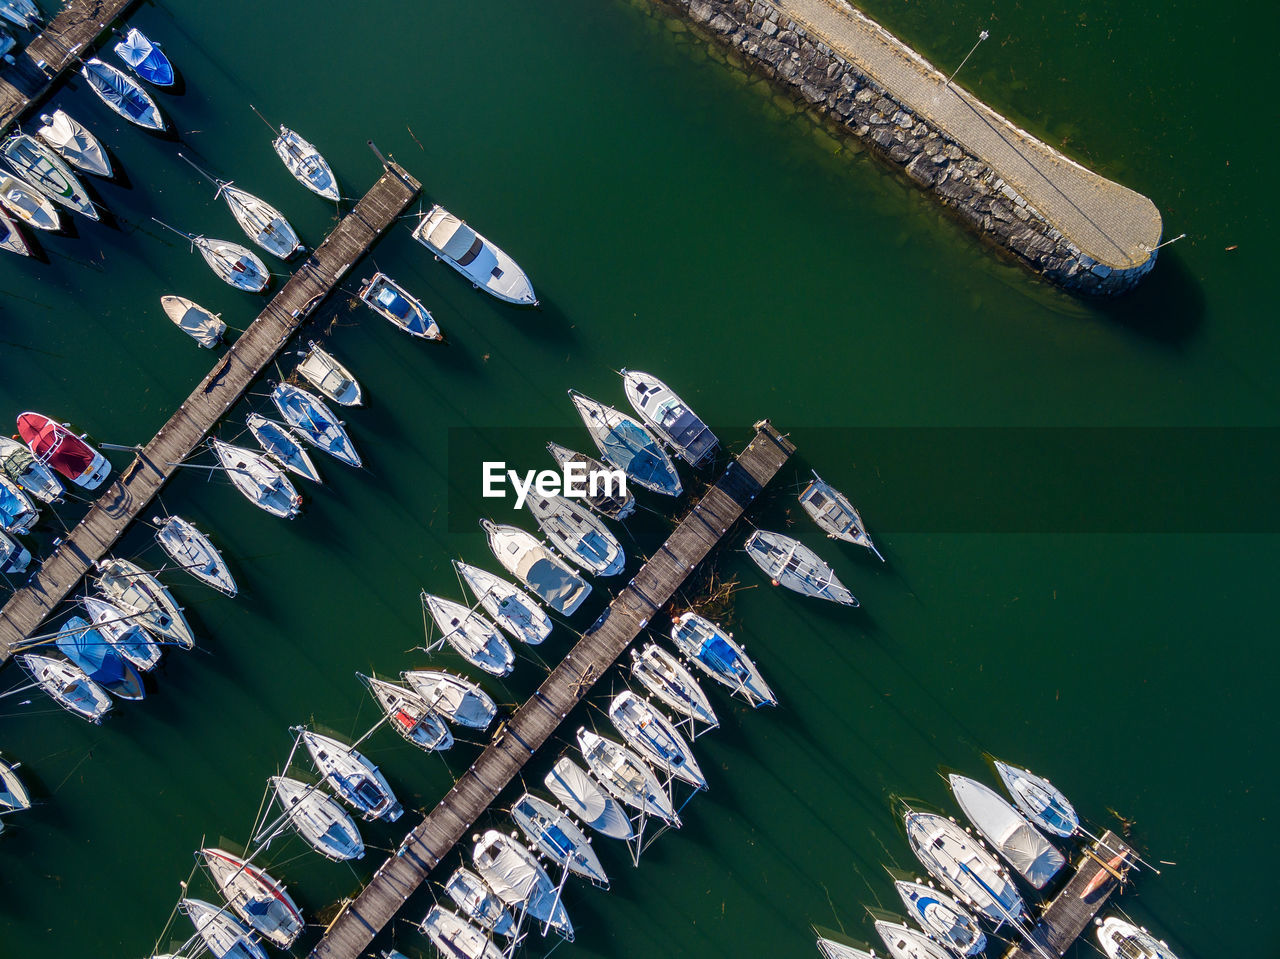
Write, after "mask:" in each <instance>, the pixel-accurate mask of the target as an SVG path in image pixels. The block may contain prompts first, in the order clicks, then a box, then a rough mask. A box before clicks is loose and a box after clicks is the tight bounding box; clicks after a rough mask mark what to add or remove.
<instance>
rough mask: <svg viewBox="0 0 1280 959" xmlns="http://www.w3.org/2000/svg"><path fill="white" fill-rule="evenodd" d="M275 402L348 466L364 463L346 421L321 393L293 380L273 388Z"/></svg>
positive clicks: (313, 441) (296, 425) (311, 440)
mask: <svg viewBox="0 0 1280 959" xmlns="http://www.w3.org/2000/svg"><path fill="white" fill-rule="evenodd" d="M271 402H272V403H274V404H275V407H276V409H277V410H279V411H280V416H281V417H282V418H283V419H284V421H285V422H286V423H288V424H289V425H290V426H292V427H293V428H294V429H295V430H297V431H298V435H299V436H301V437H302V438H303V439H304V440H306V441H307V442H308V443H310V444H311V445H312V446H314V447H315V448H316V449H318V450H320V451H321V452H323V453H328V454H329V455H330V456H332V457H333V458H334V459H336V460H338V461H339V462H342V463H346V464H347V465H348V466H354V467H356V468H357V469H358V468H359V467H360V466H362V465H363V464H362V462H361V460H360V454H359V453H357V452H356V448H355V444H354V443H352V442H351V437H350V436H348V435H347V431H346V430H345V429H343V428H342V421H341V420H339V419H338V418H337V417H336V416H334V415H333V412H332V411H331V410H330V409H329V407H327V406H325V404H324V400H322V399H320V397H318V396H316V395H315V394H314V393H308V392H307V391H306V390H304V389H302V388H301V387H300V386H294V385H293V384H292V383H279V384H277V385H276V388H275V389H273V390H272V391H271Z"/></svg>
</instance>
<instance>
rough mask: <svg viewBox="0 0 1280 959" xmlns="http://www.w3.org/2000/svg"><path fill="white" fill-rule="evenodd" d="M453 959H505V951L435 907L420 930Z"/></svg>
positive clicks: (473, 927) (459, 918) (447, 912)
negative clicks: (503, 958) (503, 955)
mask: <svg viewBox="0 0 1280 959" xmlns="http://www.w3.org/2000/svg"><path fill="white" fill-rule="evenodd" d="M419 928H420V929H421V930H422V932H424V933H425V934H426V936H427V938H429V939H430V940H431V942H432V943H433V944H434V945H435V947H436V948H437V949H439V950H440V953H441V955H444V956H448V957H450V959H502V950H501V949H499V948H498V947H497V946H495V945H494V944H493V943H492V942H491V941H490V940H489V937H488V936H486V935H485V934H484V933H483V932H481V931H480V930H479V929H477V928H476V927H475V926H473V925H471V923H469V922H467V921H466V920H465V919H463V918H462V917H461V916H459V915H458V914H457V913H455V912H450V911H449V910H448V909H444V908H442V907H440V906H433V907H432V909H431V911H430V912H429V913H427V917H426V918H425V919H423V920H422V925H421V926H420V927H419Z"/></svg>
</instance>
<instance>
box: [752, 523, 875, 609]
mask: <svg viewBox="0 0 1280 959" xmlns="http://www.w3.org/2000/svg"><path fill="white" fill-rule="evenodd" d="M744 549H745V550H746V552H747V556H749V557H750V558H751V561H752V562H753V563H755V564H756V565H757V566H759V567H760V569H762V570H763V571H764V573H765V575H766V576H768V577H769V579H770V580H771V581H772V582H773V584H774V585H775V586H785V587H786V588H787V589H790V590H794V591H795V592H797V593H800V594H801V595H803V596H815V597H817V598H818V599H827V600H830V601H831V602H833V603H840V604H842V605H844V606H857V605H858V600H857V599H856V598H855V597H854V595H853V593H851V592H849V589H848V587H846V586H845V585H844V583H842V582H840V580H839V578H838V577H837V576H836V574H835V571H834V570H833V569H832V568H831V567H830V566H828V565H827V564H826V563H824V562H823V561H822V559H821V557H819V556H818V554H817V553H815V552H814V551H813V550H811V549H810V548H809V547H808V546H805V545H804V543H802V542H800V541H799V540H798V539H792V538H791V537H790V536H784V535H783V534H782V533H772V532H770V531H769V530H765V529H758V530H756V531H755V532H754V533H752V534H751V536H750V537H749V538H748V539H747V543H746V546H745V547H744Z"/></svg>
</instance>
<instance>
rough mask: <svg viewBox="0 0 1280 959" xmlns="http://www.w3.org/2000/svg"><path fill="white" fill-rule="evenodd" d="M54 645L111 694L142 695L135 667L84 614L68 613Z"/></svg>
mask: <svg viewBox="0 0 1280 959" xmlns="http://www.w3.org/2000/svg"><path fill="white" fill-rule="evenodd" d="M55 645H56V646H57V647H58V651H59V652H61V653H62V655H64V656H66V657H67V659H69V660H71V662H73V663H75V664H76V665H77V666H79V667H80V668H81V669H82V670H84V674H85V675H86V676H88V677H89V679H90V680H92V681H93V682H95V683H97V684H98V685H99V686H101V687H102V688H103V689H105V690H106V691H107V692H109V693H110V694H111V695H112V696H116V697H119V698H120V699H128V700H139V699H144V698H146V695H147V694H146V690H145V689H144V688H143V685H142V677H141V676H139V675H138V671H137V669H135V668H134V666H133V664H132V663H131V662H129V661H128V660H127V659H125V658H124V656H122V655H121V654H120V651H119V650H117V649H116V648H115V647H114V646H112V645H111V644H110V643H108V642H107V641H106V639H105V638H104V637H103V636H102V634H101V633H99V632H98V631H97V630H96V629H94V628H93V626H92V625H91V624H90V623H89V621H88V620H86V619H85V618H84V617H82V616H72V617H70V618H69V619H68V620H67V621H66V622H65V623H64V624H63V625H62V627H61V628H60V629H59V630H58V638H57V640H56V641H55Z"/></svg>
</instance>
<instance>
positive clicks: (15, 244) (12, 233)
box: [0, 204, 32, 256]
mask: <svg viewBox="0 0 1280 959" xmlns="http://www.w3.org/2000/svg"><path fill="white" fill-rule="evenodd" d="M0 250H6V251H8V252H9V253H16V254H18V256H30V255H31V253H32V248H31V244H30V243H28V242H27V238H26V237H24V236H23V235H22V230H20V229H19V228H18V223H17V221H16V220H14V219H13V217H11V216H10V215H9V214H8V212H7V210H6V207H5V206H4V205H3V204H0Z"/></svg>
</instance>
